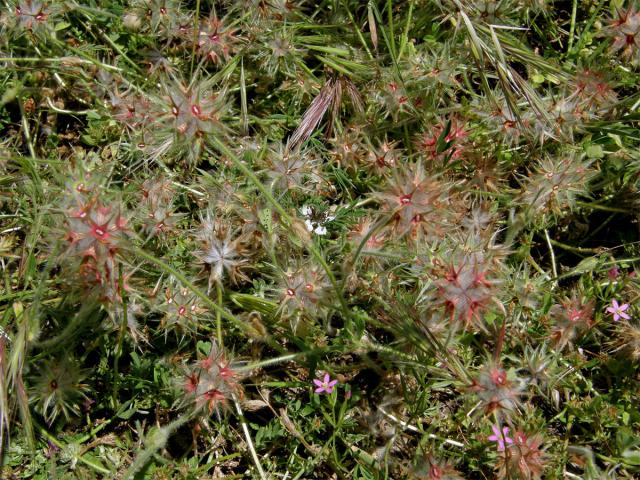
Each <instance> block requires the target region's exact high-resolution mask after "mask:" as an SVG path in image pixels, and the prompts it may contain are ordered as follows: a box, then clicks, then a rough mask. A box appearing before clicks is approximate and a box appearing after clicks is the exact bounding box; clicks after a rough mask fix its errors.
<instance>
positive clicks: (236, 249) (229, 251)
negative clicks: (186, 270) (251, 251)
mask: <svg viewBox="0 0 640 480" xmlns="http://www.w3.org/2000/svg"><path fill="white" fill-rule="evenodd" d="M197 238H198V240H199V241H200V245H201V248H200V250H198V251H196V252H195V256H196V257H197V258H198V260H199V261H200V262H201V263H203V264H204V265H205V266H206V267H207V268H208V270H209V288H211V286H212V285H213V284H214V283H222V281H223V280H224V278H225V277H228V278H229V279H230V280H231V281H232V282H234V283H237V282H239V281H241V280H245V279H246V278H247V277H246V275H244V272H243V270H244V269H245V268H247V267H248V263H249V257H248V249H247V248H246V245H245V244H244V235H242V234H241V233H239V232H238V231H237V230H236V229H234V228H233V226H232V225H231V224H230V223H229V222H228V221H225V220H223V219H222V218H216V217H215V215H214V214H212V213H211V212H209V213H208V214H207V216H206V217H205V218H203V219H202V224H201V227H200V230H199V232H198V234H197Z"/></svg>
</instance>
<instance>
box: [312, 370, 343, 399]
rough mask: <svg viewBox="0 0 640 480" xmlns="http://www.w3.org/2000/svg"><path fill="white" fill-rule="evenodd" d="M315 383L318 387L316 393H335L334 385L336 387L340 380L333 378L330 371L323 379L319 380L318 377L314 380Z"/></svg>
mask: <svg viewBox="0 0 640 480" xmlns="http://www.w3.org/2000/svg"><path fill="white" fill-rule="evenodd" d="M313 383H314V384H315V386H316V387H317V388H316V389H315V392H316V393H326V394H328V395H330V394H331V393H333V387H335V385H336V383H338V380H331V377H330V376H329V374H328V373H325V374H324V378H323V379H322V380H318V379H317V378H316V379H314V380H313Z"/></svg>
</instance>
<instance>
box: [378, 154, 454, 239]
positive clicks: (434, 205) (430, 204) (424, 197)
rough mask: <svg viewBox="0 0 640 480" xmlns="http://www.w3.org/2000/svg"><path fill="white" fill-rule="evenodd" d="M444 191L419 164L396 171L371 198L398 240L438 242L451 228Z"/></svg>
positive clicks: (445, 188) (398, 168) (438, 182)
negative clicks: (389, 223)
mask: <svg viewBox="0 0 640 480" xmlns="http://www.w3.org/2000/svg"><path fill="white" fill-rule="evenodd" d="M447 190H448V188H447V186H446V185H444V184H442V183H441V182H440V181H438V180H436V179H435V178H433V177H431V176H429V175H428V174H427V173H426V172H425V170H424V167H423V166H422V163H416V164H409V165H403V166H401V167H400V166H399V167H397V168H396V169H395V170H394V171H393V176H392V177H391V178H390V179H389V180H388V182H387V188H386V189H385V190H384V191H382V192H379V193H375V194H374V198H376V199H377V200H378V201H379V202H380V204H381V206H382V210H383V211H384V212H386V213H387V214H389V215H390V216H391V221H392V223H393V229H394V233H395V234H396V235H397V236H399V237H402V236H406V235H408V236H411V237H416V236H425V237H427V238H434V237H435V238H438V237H440V236H442V235H444V232H445V231H446V230H447V229H449V228H450V227H451V224H450V223H449V219H448V218H447V213H449V214H450V212H451V208H450V200H451V199H450V197H449V195H450V194H449V192H448V191H447Z"/></svg>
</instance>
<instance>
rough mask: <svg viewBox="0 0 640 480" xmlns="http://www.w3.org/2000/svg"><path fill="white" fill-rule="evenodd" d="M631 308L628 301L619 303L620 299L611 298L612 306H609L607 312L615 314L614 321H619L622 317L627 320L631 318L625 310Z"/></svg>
mask: <svg viewBox="0 0 640 480" xmlns="http://www.w3.org/2000/svg"><path fill="white" fill-rule="evenodd" d="M627 308H629V304H628V303H624V304H622V305H618V301H617V300H616V299H615V298H614V299H613V300H611V306H610V307H607V312H609V313H611V314H613V321H614V322H617V321H618V320H620V318H624V319H625V320H629V318H631V317H629V315H628V314H626V313H624V311H625V310H626V309H627Z"/></svg>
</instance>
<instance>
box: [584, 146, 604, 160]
mask: <svg viewBox="0 0 640 480" xmlns="http://www.w3.org/2000/svg"><path fill="white" fill-rule="evenodd" d="M586 152H587V157H589V158H604V150H603V149H602V147H601V146H600V145H589V146H588V147H587V149H586Z"/></svg>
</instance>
